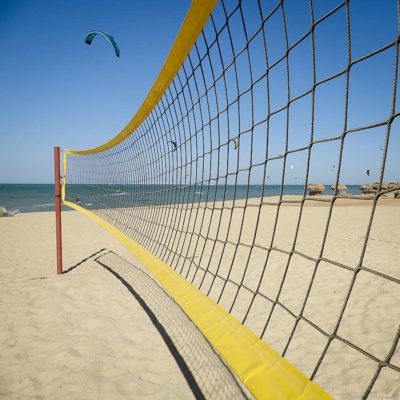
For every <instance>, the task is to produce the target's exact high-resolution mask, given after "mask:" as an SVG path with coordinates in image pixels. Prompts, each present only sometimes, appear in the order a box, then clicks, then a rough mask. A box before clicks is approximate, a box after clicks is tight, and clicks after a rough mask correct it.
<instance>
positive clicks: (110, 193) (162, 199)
mask: <svg viewBox="0 0 400 400" xmlns="http://www.w3.org/2000/svg"><path fill="white" fill-rule="evenodd" d="M304 189H305V188H304V186H303V185H283V186H281V185H264V187H263V186H262V185H236V186H235V185H226V186H225V185H207V184H196V185H189V186H188V185H186V186H184V185H181V186H177V185H67V191H66V193H67V199H68V200H69V201H72V202H75V203H77V204H79V205H81V206H83V207H85V208H88V209H100V208H114V207H124V206H126V207H134V206H146V205H159V204H166V203H173V204H177V203H186V202H196V203H198V202H204V201H222V200H233V199H236V200H240V199H244V198H246V197H248V198H257V197H261V196H262V195H263V196H277V195H280V193H282V194H283V195H303V194H304ZM347 189H348V190H347V192H348V193H349V194H354V195H356V194H360V186H359V185H348V186H347ZM324 193H325V194H331V193H332V191H331V189H330V186H328V185H326V186H325V192H324ZM113 199H115V200H113ZM0 206H2V207H5V208H6V209H7V210H15V209H18V210H20V212H41V211H54V185H52V184H0ZM62 209H63V210H64V211H66V210H70V208H69V207H66V206H63V207H62Z"/></svg>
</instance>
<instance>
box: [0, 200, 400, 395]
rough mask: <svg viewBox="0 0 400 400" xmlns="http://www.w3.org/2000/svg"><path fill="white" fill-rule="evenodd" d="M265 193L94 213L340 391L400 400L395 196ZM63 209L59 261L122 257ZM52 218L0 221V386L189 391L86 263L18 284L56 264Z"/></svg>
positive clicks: (138, 316) (149, 331) (51, 391)
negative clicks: (329, 198)
mask: <svg viewBox="0 0 400 400" xmlns="http://www.w3.org/2000/svg"><path fill="white" fill-rule="evenodd" d="M269 200H271V201H269V202H268V203H266V202H263V203H261V202H260V201H258V202H257V201H252V202H251V206H248V207H246V208H244V205H245V204H244V202H237V203H236V204H235V207H233V204H232V202H228V203H225V204H224V205H223V204H222V203H217V204H208V205H207V207H205V206H204V205H202V206H200V207H195V208H188V207H187V206H185V205H175V206H173V207H157V208H156V207H155V208H153V209H147V210H143V209H140V208H138V209H134V210H133V209H130V210H128V209H125V210H122V209H120V210H110V211H109V212H107V214H103V217H105V218H107V219H108V220H109V221H110V222H112V223H114V224H115V225H116V226H118V227H119V228H120V229H121V230H124V231H125V232H126V233H127V234H128V235H130V236H131V237H133V238H135V239H136V240H138V241H139V242H140V243H142V244H144V245H146V246H147V247H148V248H149V249H151V250H152V251H153V252H155V253H156V254H157V255H158V256H159V257H161V258H163V259H164V260H165V261H166V262H168V263H169V264H170V265H172V266H173V267H174V268H175V269H176V270H177V271H180V272H181V273H182V274H184V275H185V276H187V278H188V279H189V280H191V281H192V282H193V283H194V284H195V285H196V286H197V287H199V288H200V289H201V290H203V291H204V292H205V293H207V294H209V296H210V297H212V298H213V299H214V300H215V301H218V302H219V303H220V304H221V305H222V306H223V307H225V308H226V309H227V310H228V311H230V312H231V313H232V314H233V315H234V316H235V317H237V318H238V319H239V320H241V321H243V323H244V324H245V325H247V326H248V327H249V328H250V329H252V330H253V331H254V332H255V333H257V334H258V335H260V337H262V338H263V340H265V341H266V342H267V343H268V344H269V345H271V346H272V347H273V348H274V349H275V350H276V351H278V352H279V353H281V354H283V355H284V357H285V358H287V359H288V360H289V361H290V362H292V363H293V364H294V365H295V366H297V367H298V368H299V369H300V370H301V371H303V373H305V374H306V375H307V376H309V377H312V378H313V379H314V380H315V381H316V383H318V384H319V385H320V386H321V387H323V388H324V389H325V390H326V391H327V392H328V393H330V394H331V395H333V396H334V397H335V398H337V399H350V398H351V399H358V398H362V396H363V395H364V393H365V392H366V389H367V387H368V386H369V385H370V383H371V381H374V382H375V383H374V385H373V387H372V390H371V392H370V394H369V397H368V398H370V399H382V400H383V399H399V398H400V373H399V371H400V349H399V346H398V343H397V342H398V328H399V321H400V307H399V306H398V304H399V299H400V285H399V283H400V270H399V259H400V257H399V256H400V207H399V205H400V201H398V200H394V199H381V200H379V202H378V204H377V207H376V210H375V214H374V218H373V219H372V220H371V211H372V209H373V201H372V200H353V199H352V200H346V199H341V200H340V203H339V204H337V206H335V207H334V208H333V210H332V211H331V210H330V207H329V203H324V202H321V201H308V200H307V201H306V203H305V205H304V207H303V209H301V207H300V205H299V204H296V202H294V203H288V204H285V205H282V206H281V207H278V204H277V202H276V201H275V200H276V199H275V200H274V199H269ZM301 210H302V211H301ZM144 211H146V212H144ZM64 214H65V215H64V232H65V234H64V243H65V248H66V249H68V251H66V252H65V253H66V259H65V265H67V266H74V265H75V264H77V263H78V262H80V261H81V260H82V259H85V258H87V257H88V256H89V255H91V254H93V253H95V252H97V251H99V250H101V249H103V248H107V249H110V250H113V251H115V252H116V253H117V254H120V255H122V256H124V257H125V258H129V257H130V256H129V254H127V252H126V250H125V249H123V248H122V247H121V246H120V245H119V244H118V243H116V242H115V241H113V240H112V239H111V238H110V237H109V236H108V235H107V234H105V233H103V232H102V231H101V230H100V229H99V228H97V227H96V226H95V225H94V224H93V223H92V222H90V221H88V220H86V219H84V217H81V216H80V215H78V214H77V213H75V212H67V213H64ZM300 216H301V218H300V219H299V217H300ZM52 218H53V215H52V214H49V213H42V214H30V215H27V214H25V215H18V216H17V217H15V218H10V219H4V218H3V219H1V220H0V237H1V247H0V256H1V260H2V266H3V265H4V267H2V269H1V271H0V281H2V282H7V281H17V282H14V283H6V284H3V285H1V288H0V290H1V297H0V299H1V304H0V308H1V310H0V311H1V313H2V315H5V321H6V323H5V326H6V329H5V330H3V331H2V332H1V333H0V335H1V336H0V338H1V346H2V348H3V349H5V350H3V351H2V356H1V365H0V367H1V369H2V373H1V374H0V375H1V378H0V379H2V382H1V385H0V387H1V388H2V389H0V390H3V392H0V393H1V394H3V396H4V398H18V395H25V396H28V395H29V394H32V393H37V394H40V395H43V396H44V398H57V394H59V393H64V394H65V393H70V394H71V395H70V396H69V398H79V397H80V396H81V397H82V398H83V397H86V398H87V397H88V396H84V394H85V393H96V394H99V395H98V396H96V398H102V396H104V397H103V398H118V396H119V397H121V398H123V396H124V395H126V396H127V397H129V395H132V393H136V394H138V395H137V397H139V396H143V397H145V396H148V398H180V399H181V398H189V397H190V396H192V394H191V392H190V390H189V388H188V386H187V384H186V382H185V380H184V379H183V377H182V376H181V374H180V373H179V370H178V368H177V367H176V365H175V364H174V360H173V359H172V357H171V356H170V355H169V354H168V350H167V349H166V348H165V346H164V344H163V342H162V340H161V339H160V338H159V336H158V335H157V333H156V332H154V330H153V328H152V326H151V325H150V324H149V323H148V322H146V321H147V320H146V316H145V315H143V312H142V311H141V309H140V307H139V306H138V305H137V304H135V303H134V302H132V300H131V298H129V300H128V297H129V295H128V294H126V293H124V292H123V291H121V289H120V287H117V286H118V285H117V283H116V282H115V280H114V281H113V279H112V278H111V277H110V276H109V274H108V275H107V272H105V271H104V270H100V269H99V268H98V265H93V266H90V263H92V260H91V259H90V260H88V261H86V262H85V264H88V268H87V270H86V269H83V270H82V269H81V268H80V266H79V267H77V268H76V270H79V271H80V272H79V273H78V272H77V273H75V274H73V273H72V272H73V271H74V270H72V271H71V274H70V275H67V276H65V277H63V278H62V279H59V278H57V277H50V278H47V279H43V280H27V279H30V278H35V277H42V276H49V275H51V274H52V273H53V272H54V268H55V266H54V265H55V259H54V254H53V245H54V244H53V243H52V240H53V236H52V235H53V227H52V223H53V221H52ZM328 219H329V221H330V223H329V229H328V230H326V226H327V221H328ZM127 221H132V223H130V224H127ZM299 221H300V222H299ZM367 237H368V238H369V239H368V240H366V238H367ZM43 238H47V240H43ZM21 243H23V245H22V244H21ZM131 259H132V258H131ZM93 270H95V272H93ZM226 281H227V283H226V284H224V282H226ZM239 286H241V289H240V290H238V287H239ZM254 293H256V295H254ZM236 295H237V296H236ZM127 296H128V297H127ZM61 300H62V301H61ZM132 315H135V318H132ZM129 328H131V329H129ZM132 332H133V333H132ZM144 338H145V339H146V340H144ZM143 354H146V356H145V357H144V356H143ZM149 355H151V356H149ZM154 358H157V360H158V361H157V362H153V361H152V360H154ZM95 359H96V360H95ZM139 360H140V361H139ZM160 360H162V361H160ZM379 362H380V365H382V366H383V368H382V369H379V368H378V367H379ZM387 363H389V364H390V366H388V365H387ZM110 376H111V377H113V379H112V380H111V381H110V379H107V378H109V377H110ZM4 388H5V389H4ZM82 388H84V390H82ZM5 390H6V391H8V392H6V391H5ZM29 390H30V392H29ZM63 391H65V392H63ZM85 391H86V392H85ZM6 393H7V394H6ZM107 394H108V395H107ZM46 396H47V397H46ZM74 396H75V397H74ZM89 397H90V396H89ZM133 397H135V396H133ZM59 398H62V395H59Z"/></svg>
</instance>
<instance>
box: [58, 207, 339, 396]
mask: <svg viewBox="0 0 400 400" xmlns="http://www.w3.org/2000/svg"><path fill="white" fill-rule="evenodd" d="M64 204H65V205H66V206H69V207H71V208H73V209H75V210H77V211H79V212H81V213H82V214H84V215H86V216H87V217H89V218H91V219H92V220H93V221H95V222H96V223H97V224H99V225H100V226H101V227H103V228H104V229H106V230H107V231H108V232H109V233H111V234H112V235H113V236H114V237H115V238H116V239H117V240H118V241H120V242H121V243H122V244H123V245H124V246H125V247H127V248H128V250H130V251H131V252H132V254H133V255H134V256H135V257H136V258H137V259H138V260H139V261H140V262H141V263H142V264H143V265H144V266H145V267H146V268H147V269H148V270H149V271H150V272H151V273H152V274H153V276H154V277H155V278H156V280H157V281H158V282H159V284H160V285H161V286H162V287H163V288H164V289H165V290H166V291H167V293H168V294H169V295H170V296H171V297H172V298H173V299H174V301H175V302H176V303H177V304H178V305H179V306H180V307H181V308H182V310H183V311H184V312H185V313H186V314H187V316H188V317H189V318H190V319H191V320H192V321H193V323H194V324H195V325H196V326H197V328H198V329H199V330H200V331H201V332H202V334H203V335H204V336H205V337H206V338H207V340H208V341H209V342H210V344H211V345H212V346H213V348H214V349H215V350H216V351H217V352H218V353H219V354H220V356H221V357H222V358H223V359H224V361H225V362H226V364H227V365H228V366H229V367H230V368H231V369H232V371H234V373H235V374H236V375H237V377H238V378H239V379H240V381H241V382H242V383H243V384H244V385H245V387H246V388H247V389H248V390H249V391H250V393H251V394H252V395H253V396H254V397H255V398H256V399H270V400H272V399H276V400H281V399H331V398H332V397H331V396H329V395H328V394H327V393H325V392H324V391H323V390H322V389H321V388H320V387H319V386H317V385H316V384H315V383H314V382H312V381H310V380H309V379H308V378H307V377H306V376H305V375H303V374H302V373H301V372H300V371H299V370H297V369H296V368H295V367H294V366H293V365H291V364H290V363H289V362H288V361H286V360H285V359H284V358H283V357H281V356H280V355H279V354H278V353H276V352H275V351H274V350H273V349H272V348H271V347H269V346H268V345H267V344H266V343H265V342H264V341H262V340H261V339H260V338H258V336H256V335H255V334H254V333H253V332H252V331H251V330H250V329H248V328H247V327H245V326H244V325H242V324H241V323H240V322H239V321H238V320H237V319H236V318H234V317H233V316H231V315H230V314H229V313H228V312H226V311H225V310H224V309H223V308H222V307H221V306H219V305H218V304H216V303H215V302H214V301H213V300H211V299H210V298H209V297H207V296H206V295H205V294H203V293H202V292H201V291H200V290H199V289H197V288H196V287H195V286H193V285H192V284H191V283H190V282H188V281H187V280H186V279H185V278H183V277H182V276H181V275H179V274H178V273H177V272H175V271H174V270H173V269H172V268H171V267H169V266H168V265H167V264H165V263H164V262H163V261H162V260H160V259H159V258H158V257H156V256H155V255H154V254H152V253H150V252H149V251H148V250H146V249H145V248H144V247H142V246H141V245H140V244H138V243H136V242H135V241H134V240H132V239H130V238H129V237H128V236H126V235H125V234H124V233H122V232H121V231H119V230H118V229H117V228H115V227H114V226H112V225H111V224H109V223H108V222H106V221H104V220H103V219H101V218H100V217H98V216H97V215H96V214H94V213H92V212H91V211H88V210H86V209H84V208H82V207H80V206H78V205H76V204H74V203H71V202H69V201H64Z"/></svg>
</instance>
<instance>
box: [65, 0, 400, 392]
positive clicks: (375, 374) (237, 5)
mask: <svg viewBox="0 0 400 400" xmlns="http://www.w3.org/2000/svg"><path fill="white" fill-rule="evenodd" d="M333 3H334V4H333ZM368 7H370V8H371V9H370V10H369V12H370V13H373V15H374V16H375V19H376V21H375V22H374V21H371V19H368V18H367V17H366V14H365V13H366V12H367V11H368ZM373 7H375V9H373ZM398 13H399V9H398V4H397V3H396V2H395V1H393V2H384V4H375V5H371V4H366V3H365V2H357V1H347V0H346V1H342V2H338V1H336V2H315V1H309V2H300V1H279V2H278V1H277V2H270V1H268V2H267V1H266V2H263V1H260V0H258V1H243V2H236V1H223V0H221V1H218V2H215V1H214V0H210V1H193V2H192V5H191V6H190V9H189V11H188V14H187V16H186V18H185V21H184V23H183V25H182V27H181V29H180V31H179V33H178V36H177V38H176V40H175V43H174V45H173V47H172V49H171V51H170V54H169V56H168V58H167V60H166V62H165V64H164V66H163V68H162V69H161V72H160V74H159V76H158V78H157V79H156V81H155V83H154V85H153V87H152V89H151V90H150V93H149V95H148V96H147V97H146V99H145V100H144V102H143V104H142V106H141V107H140V109H139V111H138V112H137V113H136V115H135V116H134V117H133V119H132V120H131V121H130V122H129V124H128V125H127V126H126V127H125V128H124V129H123V130H122V131H121V132H120V133H119V134H118V135H116V136H115V137H114V138H113V139H112V140H110V141H109V142H107V143H105V144H103V145H101V146H99V147H95V148H93V149H88V150H79V151H75V150H66V151H65V154H64V184H63V200H64V204H66V205H68V206H71V207H73V208H75V209H77V210H79V211H81V212H82V213H84V214H85V215H87V216H89V217H91V218H92V219H94V220H95V221H96V222H98V223H99V224H100V225H102V226H103V227H104V228H106V229H107V230H108V231H110V232H111V233H112V234H113V235H114V236H115V237H117V238H118V239H119V240H120V241H121V242H122V243H124V244H125V245H126V246H127V247H128V248H130V249H131V250H132V251H133V253H134V254H135V255H136V256H137V258H138V259H139V260H140V261H141V262H142V263H143V264H144V265H145V266H146V267H147V268H148V269H149V270H150V271H151V272H152V273H153V275H154V276H155V277H156V279H157V280H158V282H159V283H160V284H161V285H162V286H163V287H164V289H165V290H166V291H167V292H168V293H169V294H170V295H171V297H172V298H173V299H174V300H175V301H176V302H177V303H178V304H179V305H180V306H181V307H182V309H183V310H184V311H185V312H186V313H187V315H188V316H189V317H190V318H191V319H192V321H193V322H194V323H195V324H196V325H197V326H198V328H199V329H200V330H201V332H202V333H203V334H204V335H205V337H206V338H207V339H208V341H209V342H210V343H211V344H212V346H213V347H214V348H215V349H216V351H217V352H218V353H219V354H220V355H221V356H222V358H223V359H224V360H225V362H226V363H227V364H228V365H229V366H230V368H231V369H232V370H233V371H234V372H235V373H236V375H237V376H238V377H239V379H240V380H241V381H242V382H243V383H244V385H245V386H246V387H247V388H248V389H249V390H250V392H251V393H252V394H253V395H254V396H255V397H257V398H285V397H289V398H329V395H327V394H326V393H325V391H326V392H327V393H330V395H333V396H335V397H337V398H366V397H368V396H372V397H373V396H375V397H376V396H378V395H379V396H388V398H390V396H392V395H394V394H396V393H398V392H396V390H397V391H400V388H399V387H398V383H397V384H396V382H398V380H399V372H400V361H399V354H400V353H399V349H398V340H399V332H400V331H399V324H398V321H399V317H400V311H398V310H399V307H398V305H397V302H396V299H398V298H399V294H400V286H399V283H400V273H399V271H398V265H397V266H396V265H395V264H396V263H397V261H396V260H398V256H399V255H400V254H399V248H400V246H399V243H400V234H399V226H400V208H398V205H399V202H400V201H399V200H398V199H397V198H396V197H398V196H399V195H398V193H399V189H400V186H399V183H398V182H397V181H399V180H400V179H399V176H398V173H399V171H400V161H399V157H398V154H399V150H400V135H399V126H398V125H399V122H398V116H399V111H398V102H397V96H398V94H397V85H398V43H399V32H398V15H399V14H398ZM374 23H376V24H378V25H379V24H380V25H379V26H382V23H384V26H385V28H384V29H378V28H377V29H374V25H373V24H374ZM320 183H323V184H325V185H328V186H325V188H324V185H321V184H320ZM352 183H353V185H352ZM360 184H365V185H364V186H363V187H362V188H361V189H362V190H361V189H360ZM330 185H332V188H330ZM300 371H301V372H300ZM320 387H322V389H323V390H321V389H320ZM274 396H275V397H274Z"/></svg>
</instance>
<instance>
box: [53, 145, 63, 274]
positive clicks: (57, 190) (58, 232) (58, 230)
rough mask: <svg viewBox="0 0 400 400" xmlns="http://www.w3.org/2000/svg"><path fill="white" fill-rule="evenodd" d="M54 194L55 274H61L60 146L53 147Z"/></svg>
mask: <svg viewBox="0 0 400 400" xmlns="http://www.w3.org/2000/svg"><path fill="white" fill-rule="evenodd" d="M54 195H55V202H54V204H55V211H56V248H57V274H58V275H59V274H62V241H61V184H60V148H59V147H54Z"/></svg>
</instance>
